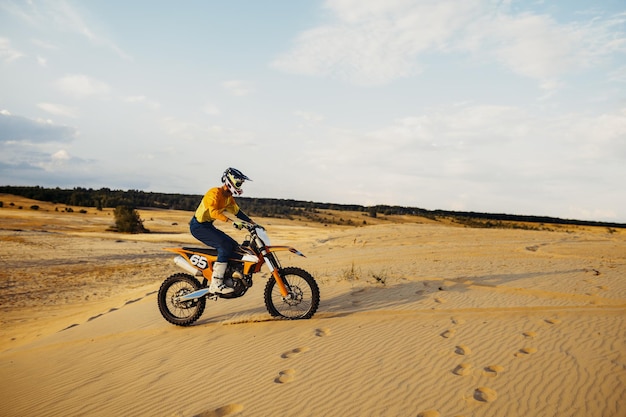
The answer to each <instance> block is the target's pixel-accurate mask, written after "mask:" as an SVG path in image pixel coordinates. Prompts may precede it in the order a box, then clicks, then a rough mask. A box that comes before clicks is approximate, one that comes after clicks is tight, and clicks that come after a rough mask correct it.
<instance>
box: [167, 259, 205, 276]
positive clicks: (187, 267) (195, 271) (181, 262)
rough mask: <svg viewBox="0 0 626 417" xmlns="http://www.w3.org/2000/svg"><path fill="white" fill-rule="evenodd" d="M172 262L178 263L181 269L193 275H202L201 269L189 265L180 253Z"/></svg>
mask: <svg viewBox="0 0 626 417" xmlns="http://www.w3.org/2000/svg"><path fill="white" fill-rule="evenodd" d="M174 263H175V264H176V265H178V266H179V267H181V268H182V269H184V270H185V271H187V272H189V273H190V274H191V275H194V276H196V277H199V276H202V271H200V270H199V269H196V268H194V267H193V266H191V265H189V263H188V262H187V261H186V260H185V258H183V257H182V256H180V255H178V256H177V257H175V258H174Z"/></svg>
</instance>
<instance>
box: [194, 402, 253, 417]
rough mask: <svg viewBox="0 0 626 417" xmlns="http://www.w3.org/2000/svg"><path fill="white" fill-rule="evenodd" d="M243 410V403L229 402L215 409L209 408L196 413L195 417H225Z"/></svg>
mask: <svg viewBox="0 0 626 417" xmlns="http://www.w3.org/2000/svg"><path fill="white" fill-rule="evenodd" d="M242 411H243V405H241V404H228V405H225V406H224V407H220V408H216V409H215V410H207V411H203V412H202V413H199V414H196V415H195V416H194V417H225V416H230V415H232V414H236V413H240V412H242Z"/></svg>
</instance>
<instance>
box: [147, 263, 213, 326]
mask: <svg viewBox="0 0 626 417" xmlns="http://www.w3.org/2000/svg"><path fill="white" fill-rule="evenodd" d="M200 288H201V286H200V283H199V282H198V280H197V279H195V278H194V277H192V276H191V275H189V274H182V273H179V274H174V275H171V276H170V277H168V278H167V279H166V280H165V281H163V284H161V288H159V293H158V296H157V299H158V304H159V311H160V312H161V315H162V316H163V318H164V319H165V320H167V321H169V322H170V323H172V324H175V325H177V326H189V325H191V324H192V323H193V322H195V321H196V320H198V319H199V318H200V316H201V315H202V313H203V312H204V307H205V306H206V298H204V297H201V298H198V299H196V300H188V301H177V298H178V297H182V296H184V295H186V294H189V293H192V292H194V291H197V290H199V289H200Z"/></svg>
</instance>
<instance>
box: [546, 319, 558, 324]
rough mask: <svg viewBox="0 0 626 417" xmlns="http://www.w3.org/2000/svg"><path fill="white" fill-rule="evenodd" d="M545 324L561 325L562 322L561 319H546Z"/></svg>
mask: <svg viewBox="0 0 626 417" xmlns="http://www.w3.org/2000/svg"><path fill="white" fill-rule="evenodd" d="M545 322H546V323H548V324H560V323H561V320H559V319H546V320H545Z"/></svg>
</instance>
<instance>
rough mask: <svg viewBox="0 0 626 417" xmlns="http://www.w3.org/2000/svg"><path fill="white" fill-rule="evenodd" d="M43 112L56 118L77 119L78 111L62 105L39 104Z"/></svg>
mask: <svg viewBox="0 0 626 417" xmlns="http://www.w3.org/2000/svg"><path fill="white" fill-rule="evenodd" d="M37 107H39V108H40V109H41V110H43V111H45V112H47V113H50V114H53V115H55V116H63V117H71V118H76V117H77V116H76V109H75V108H72V107H67V106H64V105H62V104H55V103H39V104H37Z"/></svg>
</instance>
